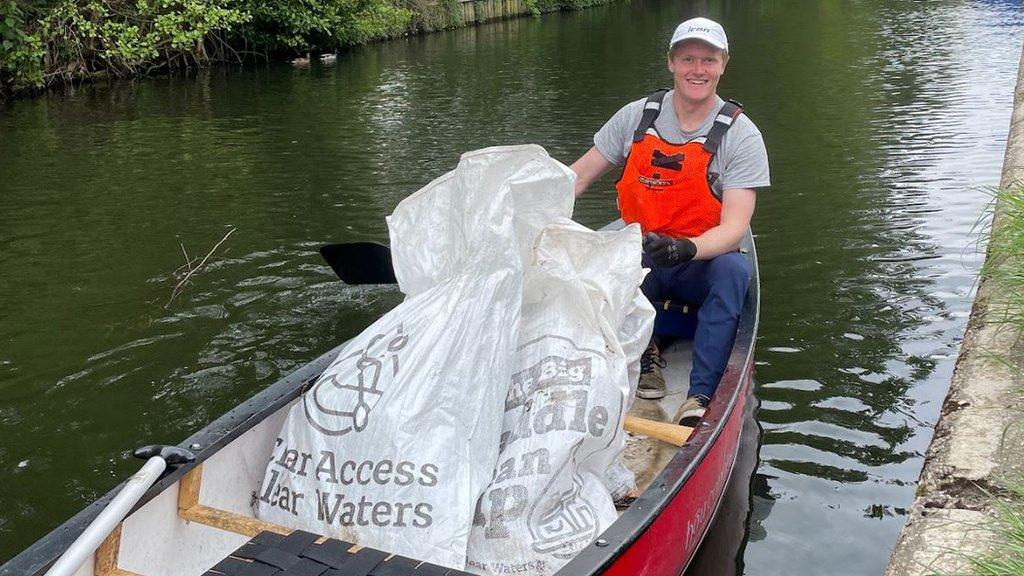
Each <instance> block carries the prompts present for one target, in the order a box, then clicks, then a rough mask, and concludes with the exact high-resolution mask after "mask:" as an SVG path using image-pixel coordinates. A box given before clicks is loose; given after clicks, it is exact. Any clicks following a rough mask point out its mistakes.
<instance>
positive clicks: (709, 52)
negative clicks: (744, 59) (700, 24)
mask: <svg viewBox="0 0 1024 576" xmlns="http://www.w3.org/2000/svg"><path fill="white" fill-rule="evenodd" d="M727 59H728V55H727V54H726V53H725V52H724V51H723V50H719V49H718V48H715V47H714V46H711V45H710V44H708V43H706V42H701V41H700V40H684V41H683V42H680V43H679V44H677V45H675V46H674V47H673V48H672V51H671V52H669V55H668V69H669V72H672V76H673V77H674V78H675V89H676V92H677V93H678V94H679V95H680V96H681V97H682V98H683V100H684V101H686V102H689V103H691V104H700V103H702V102H705V101H707V100H708V99H709V98H713V97H714V96H715V91H716V90H718V80H719V78H721V77H722V73H723V72H725V63H726V60H727Z"/></svg>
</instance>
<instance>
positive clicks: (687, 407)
mask: <svg viewBox="0 0 1024 576" xmlns="http://www.w3.org/2000/svg"><path fill="white" fill-rule="evenodd" d="M708 401H709V400H708V397H707V396H701V395H699V394H698V395H697V396H690V397H689V398H687V399H686V402H683V404H682V406H680V407H679V410H678V411H676V417H675V419H674V420H675V422H677V423H678V424H681V425H682V426H689V427H690V428H693V427H694V426H696V425H697V423H698V422H700V419H701V418H703V417H704V412H705V410H706V409H707V407H708Z"/></svg>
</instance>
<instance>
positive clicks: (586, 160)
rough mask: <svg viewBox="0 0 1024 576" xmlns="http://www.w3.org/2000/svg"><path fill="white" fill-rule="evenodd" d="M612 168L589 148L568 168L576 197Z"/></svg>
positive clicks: (609, 163) (596, 151) (599, 154)
mask: <svg viewBox="0 0 1024 576" xmlns="http://www.w3.org/2000/svg"><path fill="white" fill-rule="evenodd" d="M613 166H614V164H612V163H611V162H609V161H608V160H607V159H606V158H605V157H604V156H603V155H602V154H601V153H600V152H598V150H597V147H596V146H591V147H590V150H587V153H586V154H584V155H583V156H580V159H579V160H577V161H575V162H573V163H572V166H569V168H570V169H571V170H572V171H573V172H575V173H576V190H575V194H576V197H577V198H579V197H580V194H583V191H584V190H586V189H587V187H588V186H590V185H591V184H592V183H593V182H594V181H595V180H597V179H598V178H600V177H601V176H604V175H605V174H606V173H607V172H608V171H609V170H611V169H612V167H613ZM723 212H724V207H723Z"/></svg>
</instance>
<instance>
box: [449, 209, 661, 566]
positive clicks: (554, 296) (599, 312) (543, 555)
mask: <svg viewBox="0 0 1024 576" xmlns="http://www.w3.org/2000/svg"><path fill="white" fill-rule="evenodd" d="M537 244H538V245H537V249H536V261H535V264H534V265H533V266H528V267H527V268H526V271H525V286H524V296H523V318H522V321H521V324H520V335H519V349H518V352H517V355H516V367H515V371H514V373H513V374H512V380H511V385H510V387H509V391H508V395H507V397H506V399H505V415H504V418H503V422H502V436H501V453H500V455H499V457H498V465H497V466H496V468H495V472H494V478H493V480H492V482H491V484H490V486H488V488H487V490H486V491H485V492H484V494H483V496H482V497H481V499H480V501H479V502H478V504H477V510H476V514H475V515H474V527H473V532H472V534H471V535H470V542H469V558H468V569H469V570H472V571H474V572H477V573H484V574H488V573H489V574H518V573H529V574H535V575H539V576H545V575H549V574H553V573H554V572H556V571H557V570H558V569H559V568H560V567H561V566H563V565H564V564H565V563H566V562H568V561H569V559H571V558H572V557H573V556H575V555H576V554H577V553H578V552H579V551H580V550H582V549H583V548H584V547H585V546H587V545H588V544H589V543H590V542H591V541H593V539H594V538H596V537H597V535H598V534H600V533H601V532H602V531H603V530H604V529H606V528H607V527H608V526H609V525H610V524H611V523H612V522H614V521H615V519H616V517H617V516H616V513H615V507H614V505H613V503H612V499H611V496H610V495H609V493H608V490H607V488H606V487H605V486H604V484H603V483H602V480H601V478H602V476H603V475H604V473H605V471H606V470H607V469H608V468H609V466H610V465H612V464H613V463H614V462H617V458H618V455H619V452H620V451H621V450H622V447H623V445H624V439H625V434H624V432H623V431H622V423H623V420H624V418H625V415H626V410H627V408H628V405H629V402H630V400H631V395H632V392H633V390H634V389H635V382H631V379H630V371H631V368H632V365H633V364H635V362H636V359H637V358H638V357H639V351H638V349H637V346H638V344H637V341H640V340H643V341H644V342H643V343H644V345H646V339H648V338H650V334H651V329H652V328H653V318H654V310H653V309H652V308H651V306H650V304H649V303H647V301H646V299H644V298H643V297H642V294H641V295H640V296H639V298H638V294H639V285H640V282H641V280H642V279H643V276H644V271H643V269H642V268H641V266H640V249H641V248H640V246H641V242H640V228H639V226H637V225H631V226H628V227H626V228H625V229H623V230H620V231H615V232H594V231H592V230H589V229H587V228H585V227H583V226H581V225H579V224H576V223H574V222H572V221H568V220H566V221H561V222H558V223H556V224H552V225H550V226H548V227H547V228H546V229H545V230H544V231H543V232H542V233H541V236H540V238H539V240H538V243H537ZM624 345H625V347H626V349H624Z"/></svg>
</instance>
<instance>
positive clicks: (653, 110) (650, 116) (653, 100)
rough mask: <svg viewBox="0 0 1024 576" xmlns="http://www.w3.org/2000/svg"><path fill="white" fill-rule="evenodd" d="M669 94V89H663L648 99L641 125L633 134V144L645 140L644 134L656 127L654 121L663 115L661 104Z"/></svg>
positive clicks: (641, 117)
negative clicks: (659, 115)
mask: <svg viewBox="0 0 1024 576" xmlns="http://www.w3.org/2000/svg"><path fill="white" fill-rule="evenodd" d="M667 93H668V88H662V89H660V90H658V91H657V92H655V93H654V94H651V95H650V96H648V97H647V102H645V103H644V111H643V114H642V115H641V116H640V124H638V125H637V127H636V131H635V132H633V142H639V141H641V140H643V139H644V134H647V131H648V130H650V128H651V126H654V121H655V120H657V119H658V114H661V102H662V101H663V100H664V99H665V94H667Z"/></svg>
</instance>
